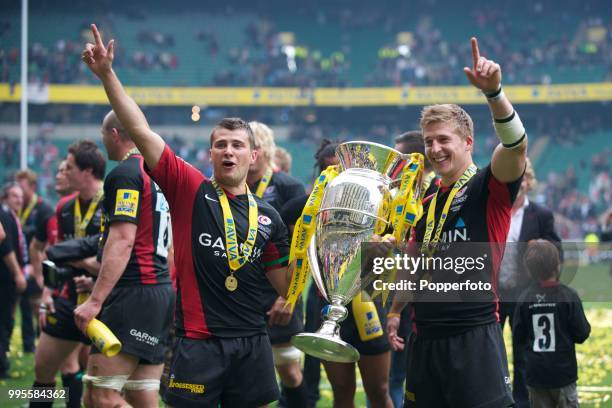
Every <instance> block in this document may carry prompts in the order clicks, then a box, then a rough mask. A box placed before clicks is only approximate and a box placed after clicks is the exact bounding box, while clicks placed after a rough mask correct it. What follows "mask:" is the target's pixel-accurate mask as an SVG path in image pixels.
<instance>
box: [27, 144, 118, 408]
mask: <svg viewBox="0 0 612 408" xmlns="http://www.w3.org/2000/svg"><path fill="white" fill-rule="evenodd" d="M105 169H106V160H105V159H104V156H103V155H102V152H101V151H100V149H99V148H98V146H97V145H96V144H95V143H94V142H92V141H90V140H81V141H78V142H76V143H74V144H72V145H71V146H70V147H69V148H68V155H67V157H66V173H65V174H66V178H67V180H68V183H69V184H70V186H71V188H73V189H74V191H75V193H74V194H71V195H69V196H66V197H63V198H62V199H61V200H60V202H59V203H58V204H57V208H56V217H57V226H58V240H59V241H66V240H70V239H74V238H82V237H87V236H93V235H98V234H99V233H100V223H101V219H102V196H103V191H102V179H103V178H104V171H105ZM41 245H42V247H43V248H44V245H45V243H44V242H42V241H41ZM71 265H72V266H74V267H75V268H76V269H77V273H76V274H75V277H74V278H72V279H68V280H67V281H66V283H65V284H64V286H63V287H62V289H61V291H59V293H58V291H52V290H51V289H50V288H48V287H45V288H44V289H43V295H42V300H41V304H40V309H39V323H40V325H41V327H42V333H41V335H40V340H39V342H38V347H37V348H36V355H35V380H34V385H33V387H34V389H36V388H49V387H55V374H56V373H57V371H58V370H60V369H61V372H62V383H63V386H64V387H66V388H69V392H68V397H69V400H68V403H67V405H68V406H69V407H80V404H81V394H82V383H81V376H80V373H79V371H80V364H79V359H78V357H79V355H78V354H79V353H78V349H79V348H81V345H82V344H83V345H89V344H91V341H90V340H89V339H88V338H87V337H86V336H85V335H84V334H83V333H82V332H81V331H80V330H79V329H78V327H77V326H76V324H75V323H74V309H75V308H76V306H77V302H78V298H79V294H81V293H83V294H84V293H88V292H89V291H90V290H91V287H92V285H93V279H92V278H91V276H88V274H90V275H95V274H96V273H97V269H98V264H97V262H96V261H95V257H92V258H88V259H83V260H79V261H74V262H71ZM81 297H82V296H81ZM51 405H52V401H47V402H34V401H31V402H30V406H32V407H50V406H51Z"/></svg>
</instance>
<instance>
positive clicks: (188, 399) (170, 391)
mask: <svg viewBox="0 0 612 408" xmlns="http://www.w3.org/2000/svg"><path fill="white" fill-rule="evenodd" d="M278 397H279V388H278V384H277V383H276V376H275V373H274V364H273V362H272V347H271V345H270V340H269V339H268V336H266V335H265V334H263V335H257V336H251V337H236V338H220V337H212V338H210V339H206V340H195V339H188V338H185V337H179V338H177V342H176V343H175V346H174V350H173V355H172V364H171V365H170V380H169V382H168V387H167V389H166V393H165V394H164V401H165V402H166V403H167V404H168V405H171V406H173V407H181V408H183V407H186V408H189V407H217V406H218V405H219V404H221V406H222V407H224V408H227V407H245V408H250V407H259V406H262V405H265V404H268V403H270V402H273V401H276V400H277V399H278Z"/></svg>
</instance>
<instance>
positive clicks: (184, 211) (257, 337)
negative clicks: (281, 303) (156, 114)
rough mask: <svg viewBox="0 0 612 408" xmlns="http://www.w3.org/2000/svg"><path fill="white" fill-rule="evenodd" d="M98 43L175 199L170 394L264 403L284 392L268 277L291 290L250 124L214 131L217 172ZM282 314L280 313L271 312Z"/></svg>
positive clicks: (226, 123) (131, 123) (282, 231)
mask: <svg viewBox="0 0 612 408" xmlns="http://www.w3.org/2000/svg"><path fill="white" fill-rule="evenodd" d="M92 32H93V35H94V38H95V44H87V45H86V47H85V50H84V51H83V54H82V59H83V61H84V62H85V63H86V64H87V65H88V66H89V68H90V70H91V71H92V72H93V73H94V74H95V75H96V76H97V77H98V78H100V79H101V80H102V83H103V85H104V89H105V91H106V94H107V96H108V99H109V101H110V103H111V106H112V108H113V111H114V112H115V113H116V114H117V117H118V118H119V120H120V122H121V123H122V124H123V126H124V128H125V129H126V131H127V132H128V134H129V135H130V137H131V138H132V140H133V141H134V143H135V144H136V146H137V147H138V149H139V151H140V152H141V153H142V156H143V157H144V160H145V162H146V165H147V171H148V172H149V174H150V175H151V178H152V179H153V180H155V182H157V183H158V184H159V186H160V187H161V189H162V191H163V193H164V196H165V197H166V199H167V200H168V203H169V206H170V214H171V216H172V228H173V236H174V243H175V255H174V256H175V262H176V268H177V270H176V286H177V300H176V311H175V324H176V329H177V330H176V334H177V341H176V343H175V345H174V349H173V358H172V364H171V368H170V381H169V384H168V388H167V391H166V394H165V397H164V400H165V401H166V403H167V404H169V405H171V406H179V407H201V406H217V405H219V404H221V406H226V407H244V406H261V405H264V404H267V403H270V402H272V401H275V400H276V399H278V384H277V383H276V378H275V375H274V364H273V361H272V350H271V345H270V340H269V338H268V336H267V334H266V328H265V319H264V315H263V313H262V311H261V293H262V287H263V281H264V279H265V278H267V279H268V280H269V281H270V283H271V284H272V286H274V288H275V289H276V290H277V292H278V293H279V294H281V295H286V293H287V289H288V286H289V278H290V275H289V273H288V271H287V267H286V266H287V260H288V252H289V248H288V242H287V228H286V227H285V225H284V223H283V221H282V220H281V218H280V216H279V215H278V213H277V212H276V210H274V208H272V206H270V205H269V204H267V203H266V202H265V201H264V200H262V199H260V198H258V197H255V196H254V195H253V194H252V192H250V191H249V189H248V187H247V184H246V177H247V172H248V170H249V166H250V165H251V164H252V163H253V162H254V161H255V159H256V158H257V151H255V150H254V142H253V132H252V130H251V128H250V126H249V124H248V123H247V122H245V121H243V120H240V119H237V118H229V119H224V120H222V121H221V122H220V123H219V124H217V126H215V128H214V129H213V131H212V133H211V135H210V146H211V148H210V158H211V163H212V165H213V168H214V175H215V176H214V179H208V178H206V177H204V176H203V175H202V173H200V172H199V171H198V170H197V169H195V168H194V167H192V166H190V165H189V164H187V163H186V162H185V161H183V160H182V159H180V158H179V157H177V156H176V155H175V154H174V152H172V150H171V149H170V147H169V146H168V145H166V143H165V142H164V140H163V139H162V138H161V137H160V136H159V135H158V134H156V133H155V132H153V131H152V130H151V129H150V128H149V125H148V123H147V120H146V118H145V116H144V114H143V113H142V111H141V110H140V108H139V107H138V105H137V104H136V103H135V102H134V100H133V99H132V98H130V97H129V96H128V95H127V94H126V92H125V90H124V89H123V86H122V85H121V83H120V81H119V79H118V78H117V76H116V75H115V73H114V71H113V69H112V62H113V58H114V45H113V44H114V43H113V40H111V41H110V42H109V44H108V46H106V47H105V46H104V44H103V43H102V39H101V36H100V33H99V32H98V30H97V28H96V26H95V25H92ZM269 318H270V319H271V320H273V321H274V319H275V318H276V317H275V316H273V315H272V316H270V317H269Z"/></svg>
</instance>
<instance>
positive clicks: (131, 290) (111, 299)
mask: <svg viewBox="0 0 612 408" xmlns="http://www.w3.org/2000/svg"><path fill="white" fill-rule="evenodd" d="M174 298H175V295H174V289H173V288H172V285H171V284H167V285H142V286H126V287H116V288H114V289H113V291H112V292H111V293H110V295H109V296H108V298H107V299H106V301H105V302H104V306H103V307H102V312H101V313H100V315H99V316H98V319H100V320H101V321H102V322H103V323H104V324H106V325H107V326H108V328H109V329H111V331H112V332H113V333H114V334H115V336H117V338H118V339H119V340H120V341H121V352H122V353H126V354H130V355H132V356H135V357H138V358H140V364H161V363H163V362H164V353H165V351H166V348H167V347H168V340H169V337H168V336H169V332H170V326H171V325H172V315H173V312H174ZM91 353H92V354H95V353H100V350H98V349H97V348H96V347H95V346H94V347H92V348H91Z"/></svg>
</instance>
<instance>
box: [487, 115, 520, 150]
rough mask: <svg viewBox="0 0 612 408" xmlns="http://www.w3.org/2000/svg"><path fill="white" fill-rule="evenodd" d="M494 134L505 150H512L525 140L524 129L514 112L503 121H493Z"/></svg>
mask: <svg viewBox="0 0 612 408" xmlns="http://www.w3.org/2000/svg"><path fill="white" fill-rule="evenodd" d="M493 126H494V127H495V133H496V134H497V137H498V138H499V140H501V142H502V144H503V145H504V147H505V148H506V149H514V148H516V147H518V146H520V145H521V143H523V141H524V140H525V127H524V126H523V122H521V118H519V115H518V113H516V111H514V112H512V115H510V116H508V117H507V118H503V119H494V120H493Z"/></svg>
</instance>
